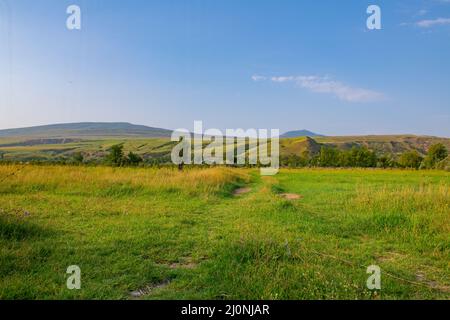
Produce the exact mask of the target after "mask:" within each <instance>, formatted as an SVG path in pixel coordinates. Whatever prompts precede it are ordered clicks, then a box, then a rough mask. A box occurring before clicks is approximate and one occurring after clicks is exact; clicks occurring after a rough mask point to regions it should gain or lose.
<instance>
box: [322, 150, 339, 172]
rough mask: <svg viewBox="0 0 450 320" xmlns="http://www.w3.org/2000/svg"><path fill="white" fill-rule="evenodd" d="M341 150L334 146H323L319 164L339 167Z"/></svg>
mask: <svg viewBox="0 0 450 320" xmlns="http://www.w3.org/2000/svg"><path fill="white" fill-rule="evenodd" d="M339 158H340V151H339V150H337V149H334V148H328V147H322V148H321V149H320V154H319V159H318V161H319V166H321V167H338V166H339Z"/></svg>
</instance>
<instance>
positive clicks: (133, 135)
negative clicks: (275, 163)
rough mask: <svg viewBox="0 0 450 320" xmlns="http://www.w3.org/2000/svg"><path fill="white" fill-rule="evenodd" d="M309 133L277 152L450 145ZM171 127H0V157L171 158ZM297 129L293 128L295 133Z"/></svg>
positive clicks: (286, 141)
mask: <svg viewBox="0 0 450 320" xmlns="http://www.w3.org/2000/svg"><path fill="white" fill-rule="evenodd" d="M295 132H296V133H298V134H308V135H307V136H301V137H294V138H283V137H285V136H286V135H291V134H293V133H286V134H284V135H283V136H282V138H281V139H280V153H281V156H290V155H298V156H303V155H305V152H307V153H308V154H309V155H310V156H313V155H315V154H317V153H318V152H320V149H321V148H322V147H323V146H326V147H333V148H337V149H341V150H348V149H351V148H353V147H356V148H359V147H367V148H368V149H370V150H373V151H375V152H376V153H377V154H378V155H382V154H390V155H393V156H394V157H395V156H398V155H399V154H401V153H403V152H405V151H410V150H416V151H417V152H419V153H420V154H421V155H424V154H426V152H427V151H428V148H429V147H430V146H431V145H432V144H435V143H442V144H444V145H445V146H446V147H447V149H448V150H450V139H449V138H439V137H430V136H414V135H389V136H388V135H380V136H373V135H371V136H348V137H329V136H317V135H316V136H315V137H311V135H313V133H312V132H309V131H295ZM171 133H172V131H171V130H167V129H160V128H152V127H147V126H141V125H134V124H130V123H98V122H84V123H71V124H54V125H47V126H39V127H30V128H20V129H8V130H0V159H3V160H11V161H32V160H33V161H34V160H38V161H54V160H58V161H59V160H64V159H66V160H67V159H71V158H72V157H73V156H74V154H76V153H82V154H83V155H84V157H85V159H86V160H88V161H93V162H97V161H100V160H101V159H102V158H104V157H105V156H106V155H107V154H108V152H109V148H110V147H111V146H112V145H114V144H123V146H124V150H125V151H126V152H129V151H133V152H135V153H137V154H139V155H141V156H142V157H143V158H144V159H145V160H149V161H154V160H157V161H160V162H164V161H170V153H171V150H172V148H173V146H174V145H175V144H176V143H175V142H171V141H170V135H171ZM293 135H296V134H293Z"/></svg>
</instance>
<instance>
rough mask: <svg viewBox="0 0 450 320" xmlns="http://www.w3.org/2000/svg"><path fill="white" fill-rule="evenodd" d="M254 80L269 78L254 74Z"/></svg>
mask: <svg viewBox="0 0 450 320" xmlns="http://www.w3.org/2000/svg"><path fill="white" fill-rule="evenodd" d="M252 80H253V81H264V80H267V78H266V77H263V76H258V75H254V76H252Z"/></svg>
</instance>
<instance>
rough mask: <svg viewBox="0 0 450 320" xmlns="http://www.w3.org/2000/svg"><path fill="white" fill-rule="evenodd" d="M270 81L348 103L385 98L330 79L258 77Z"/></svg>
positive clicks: (315, 77)
mask: <svg viewBox="0 0 450 320" xmlns="http://www.w3.org/2000/svg"><path fill="white" fill-rule="evenodd" d="M252 78H253V80H254V81H261V79H263V80H270V81H272V82H277V83H285V82H293V83H295V84H296V85H297V86H298V87H300V88H303V89H307V90H309V91H311V92H316V93H323V94H331V95H334V96H336V97H338V98H339V99H340V100H343V101H349V102H374V101H379V100H382V99H384V98H385V96H384V94H382V93H380V92H377V91H373V90H368V89H362V88H356V87H351V86H349V85H346V84H343V83H341V82H339V81H334V80H332V79H330V77H318V76H284V77H271V78H267V77H259V78H258V79H259V80H255V78H254V77H252Z"/></svg>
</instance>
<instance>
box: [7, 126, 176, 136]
mask: <svg viewBox="0 0 450 320" xmlns="http://www.w3.org/2000/svg"><path fill="white" fill-rule="evenodd" d="M171 134H172V131H171V130H167V129H161V128H152V127H147V126H142V125H135V124H131V123H126V122H80V123H63V124H51V125H44V126H36V127H28V128H18V129H6V130H0V137H38V138H47V139H48V138H74V137H78V138H83V137H144V138H163V137H170V135H171Z"/></svg>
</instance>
